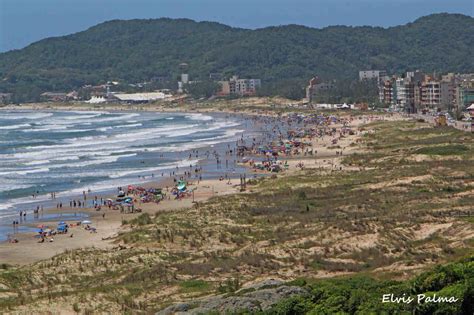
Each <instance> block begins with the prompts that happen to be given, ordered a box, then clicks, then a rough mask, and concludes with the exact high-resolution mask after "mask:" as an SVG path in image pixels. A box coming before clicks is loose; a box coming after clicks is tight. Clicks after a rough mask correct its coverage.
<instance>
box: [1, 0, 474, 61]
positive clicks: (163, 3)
mask: <svg viewBox="0 0 474 315" xmlns="http://www.w3.org/2000/svg"><path fill="white" fill-rule="evenodd" d="M441 12H449V13H462V14H465V15H470V16H474V0H0V52H4V51H8V50H11V49H18V48H23V47H25V46H27V45H28V44H30V43H33V42H35V41H38V40H40V39H43V38H46V37H52V36H61V35H66V34H71V33H75V32H79V31H82V30H85V29H87V28H89V27H91V26H94V25H96V24H98V23H100V22H104V21H108V20H113V19H135V18H160V17H171V18H190V19H193V20H197V21H216V22H220V23H224V24H227V25H231V26H236V27H243V28H261V27H265V26H271V25H285V24H301V25H306V26H311V27H317V28H321V27H325V26H329V25H350V26H360V25H371V26H382V27H389V26H395V25H400V24H405V23H408V22H412V21H414V20H416V19H417V18H419V17H421V16H425V15H428V14H432V13H441Z"/></svg>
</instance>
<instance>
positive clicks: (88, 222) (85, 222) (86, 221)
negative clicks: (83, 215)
mask: <svg viewBox="0 0 474 315" xmlns="http://www.w3.org/2000/svg"><path fill="white" fill-rule="evenodd" d="M81 223H82V224H91V223H92V222H91V221H89V220H84V221H82V222H81Z"/></svg>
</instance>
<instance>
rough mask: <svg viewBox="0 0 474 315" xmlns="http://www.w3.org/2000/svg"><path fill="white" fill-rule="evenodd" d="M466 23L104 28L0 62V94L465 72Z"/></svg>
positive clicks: (469, 21)
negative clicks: (373, 72)
mask: <svg viewBox="0 0 474 315" xmlns="http://www.w3.org/2000/svg"><path fill="white" fill-rule="evenodd" d="M473 46H474V18H472V17H469V16H464V15H460V14H435V15H430V16H426V17H422V18H420V19H418V20H416V21H414V22H413V23H409V24H406V25H403V26H397V27H391V28H380V27H347V26H331V27H326V28H323V29H315V28H309V27H304V26H298V25H287V26H277V27H267V28H262V29H257V30H247V29H239V28H232V27H229V26H225V25H222V24H218V23H210V22H195V21H192V20H188V19H167V18H162V19H152V20H128V21H123V20H114V21H109V22H105V23H102V24H99V25H97V26H94V27H92V28H90V29H88V30H86V31H83V32H79V33H76V34H72V35H68V36H63V37H55V38H48V39H44V40H41V41H38V42H36V43H34V44H31V45H29V46H28V47H26V48H24V49H21V50H14V51H10V52H6V53H2V54H0V78H1V81H0V92H14V93H15V94H16V95H17V97H20V99H31V98H34V97H36V96H37V95H39V93H40V92H42V91H66V90H70V89H73V88H77V87H80V86H82V85H84V84H96V83H101V82H104V81H105V80H117V81H124V82H142V81H146V80H149V79H151V78H152V77H155V76H169V77H171V78H172V79H173V80H175V79H176V75H177V74H178V73H179V68H178V65H179V64H180V63H182V62H186V63H188V64H189V66H190V70H189V73H190V75H191V78H193V79H203V78H207V77H208V76H209V73H211V72H216V73H222V74H224V75H231V74H238V75H240V76H241V77H256V78H261V79H262V80H263V83H264V84H265V83H269V82H284V81H286V80H298V81H303V80H304V81H306V80H307V79H309V78H310V77H311V76H313V75H315V74H317V75H319V76H320V77H322V78H323V79H349V78H354V79H355V78H356V77H357V74H358V71H359V70H361V69H386V70H388V71H389V72H402V71H406V70H408V69H411V70H413V69H421V70H424V71H439V72H446V71H453V72H472V71H474V58H473V54H472V47H473Z"/></svg>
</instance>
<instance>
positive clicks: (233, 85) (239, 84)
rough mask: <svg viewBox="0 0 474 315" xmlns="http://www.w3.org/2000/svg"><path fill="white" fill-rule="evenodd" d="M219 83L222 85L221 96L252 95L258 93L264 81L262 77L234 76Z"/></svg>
mask: <svg viewBox="0 0 474 315" xmlns="http://www.w3.org/2000/svg"><path fill="white" fill-rule="evenodd" d="M219 84H220V85H221V90H220V92H219V93H218V95H219V96H227V95H240V96H251V95H255V94H256V92H257V89H258V88H259V87H260V86H261V85H262V81H261V80H260V79H239V77H238V76H232V78H230V79H229V80H228V81H219Z"/></svg>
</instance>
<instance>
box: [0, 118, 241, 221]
mask: <svg viewBox="0 0 474 315" xmlns="http://www.w3.org/2000/svg"><path fill="white" fill-rule="evenodd" d="M246 124H248V122H245V120H244V119H240V118H237V117H234V116H230V117H229V116H227V115H224V114H222V115H219V114H213V115H208V114H200V113H191V114H187V113H154V112H111V111H77V112H72V111H50V112H48V111H41V112H38V111H1V112H0V221H4V222H9V223H11V221H10V217H12V216H16V215H17V213H18V211H20V210H28V212H31V211H30V210H32V209H34V208H36V206H37V205H43V204H44V205H45V208H46V206H48V205H49V206H52V205H53V203H52V201H51V196H50V193H51V192H56V193H57V197H58V198H60V199H61V200H64V201H65V200H69V198H72V197H79V196H80V195H82V192H83V191H87V190H89V189H91V191H93V192H94V193H100V192H101V191H102V192H103V191H109V190H110V189H113V188H115V187H118V186H125V185H128V184H138V183H142V182H149V181H152V180H153V179H152V176H153V177H154V178H155V179H159V178H158V177H161V175H162V173H164V174H165V176H167V175H168V176H169V172H170V171H172V170H175V169H176V167H189V165H196V163H198V162H199V159H200V158H202V157H203V156H204V154H200V155H199V157H196V155H195V154H192V156H191V157H190V156H189V155H190V153H192V150H199V151H200V152H203V151H205V150H208V151H211V150H215V148H216V147H220V148H221V149H222V148H225V147H227V145H229V144H230V143H232V144H235V142H236V141H237V140H238V139H240V137H242V134H243V132H244V131H246V130H248V126H246ZM246 133H247V131H246ZM204 157H205V156H204ZM33 194H38V196H37V197H35V198H33V197H32V195H33ZM54 202H57V201H54ZM67 203H68V202H67Z"/></svg>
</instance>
